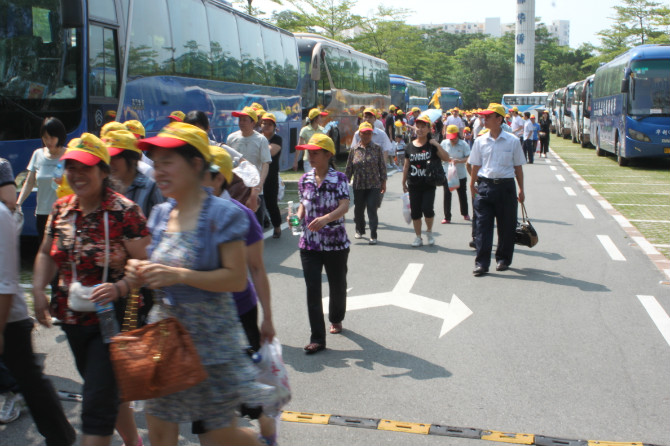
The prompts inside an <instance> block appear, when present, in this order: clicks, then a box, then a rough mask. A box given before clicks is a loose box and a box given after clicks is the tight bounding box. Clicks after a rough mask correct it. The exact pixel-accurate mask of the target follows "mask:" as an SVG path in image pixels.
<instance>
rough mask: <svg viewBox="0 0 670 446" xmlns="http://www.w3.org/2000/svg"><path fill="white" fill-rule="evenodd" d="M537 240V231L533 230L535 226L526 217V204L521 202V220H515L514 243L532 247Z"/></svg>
mask: <svg viewBox="0 0 670 446" xmlns="http://www.w3.org/2000/svg"><path fill="white" fill-rule="evenodd" d="M537 242H538V237H537V231H535V228H534V227H533V225H532V224H531V223H530V220H529V219H528V214H527V213H526V206H525V205H524V204H523V203H521V221H517V222H516V236H515V238H514V243H516V244H517V245H523V246H528V247H529V248H532V247H533V246H535V245H537Z"/></svg>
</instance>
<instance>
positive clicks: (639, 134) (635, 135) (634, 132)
mask: <svg viewBox="0 0 670 446" xmlns="http://www.w3.org/2000/svg"><path fill="white" fill-rule="evenodd" d="M628 134H629V135H630V137H631V138H633V139H634V140H636V141H642V142H651V139H650V138H649V137H648V136H647V135H645V134H644V133H642V132H638V131H637V130H633V129H629V130H628Z"/></svg>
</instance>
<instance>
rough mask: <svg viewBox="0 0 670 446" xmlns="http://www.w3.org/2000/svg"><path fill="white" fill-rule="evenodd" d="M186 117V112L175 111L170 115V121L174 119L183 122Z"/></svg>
mask: <svg viewBox="0 0 670 446" xmlns="http://www.w3.org/2000/svg"><path fill="white" fill-rule="evenodd" d="M185 117H186V115H185V114H184V112H183V111H180V110H175V111H173V112H172V113H170V114H169V115H168V119H173V120H175V121H178V122H183V121H184V118H185Z"/></svg>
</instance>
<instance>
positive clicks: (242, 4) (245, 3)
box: [233, 0, 283, 17]
mask: <svg viewBox="0 0 670 446" xmlns="http://www.w3.org/2000/svg"><path fill="white" fill-rule="evenodd" d="M270 1H271V2H274V3H276V4H278V5H282V4H283V3H282V2H281V0H270ZM252 3H253V0H233V4H234V5H235V6H237V7H238V8H239V9H241V10H242V11H244V12H246V13H247V14H249V15H250V16H254V17H260V16H263V15H265V12H264V11H261V10H260V9H259V8H256V7H254V6H253V5H252Z"/></svg>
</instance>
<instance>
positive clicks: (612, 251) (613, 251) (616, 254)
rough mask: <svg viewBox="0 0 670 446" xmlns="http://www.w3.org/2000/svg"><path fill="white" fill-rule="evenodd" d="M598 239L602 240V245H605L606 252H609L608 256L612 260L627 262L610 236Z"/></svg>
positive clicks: (599, 236)
mask: <svg viewBox="0 0 670 446" xmlns="http://www.w3.org/2000/svg"><path fill="white" fill-rule="evenodd" d="M597 237H598V240H600V244H602V245H603V248H605V251H607V254H609V256H610V258H611V259H612V260H616V261H619V262H625V261H626V258H625V257H624V256H623V254H621V251H619V248H617V247H616V245H615V244H614V242H613V241H612V239H611V238H610V237H609V236H608V235H598V236H597Z"/></svg>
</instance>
